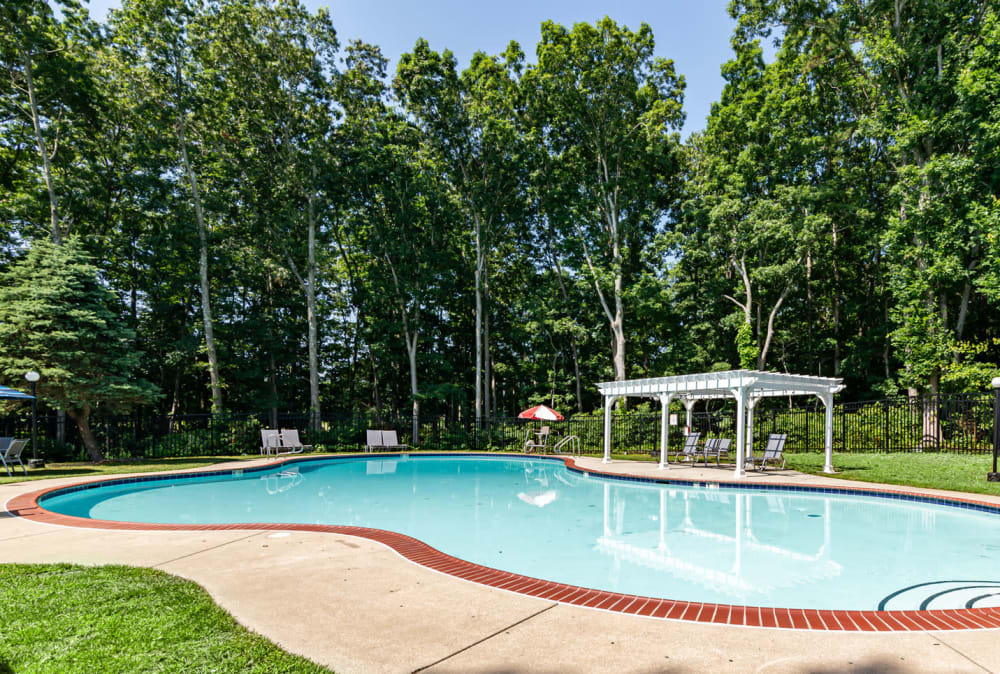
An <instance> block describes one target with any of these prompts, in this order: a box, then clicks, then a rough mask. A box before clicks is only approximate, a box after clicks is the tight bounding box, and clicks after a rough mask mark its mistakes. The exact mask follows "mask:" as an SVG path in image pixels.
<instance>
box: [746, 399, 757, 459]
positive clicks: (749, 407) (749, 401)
mask: <svg viewBox="0 0 1000 674" xmlns="http://www.w3.org/2000/svg"><path fill="white" fill-rule="evenodd" d="M759 402H760V398H747V444H746V455H747V456H753V408H755V407H757V403H759Z"/></svg>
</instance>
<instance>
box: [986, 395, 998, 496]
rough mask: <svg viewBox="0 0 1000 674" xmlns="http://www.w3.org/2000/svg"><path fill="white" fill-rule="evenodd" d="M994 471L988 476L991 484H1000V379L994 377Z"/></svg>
mask: <svg viewBox="0 0 1000 674" xmlns="http://www.w3.org/2000/svg"><path fill="white" fill-rule="evenodd" d="M990 383H992V384H993V471H992V472H990V473H987V474H986V480H987V481H989V482H1000V473H998V472H997V454H1000V377H993V381H992V382H990Z"/></svg>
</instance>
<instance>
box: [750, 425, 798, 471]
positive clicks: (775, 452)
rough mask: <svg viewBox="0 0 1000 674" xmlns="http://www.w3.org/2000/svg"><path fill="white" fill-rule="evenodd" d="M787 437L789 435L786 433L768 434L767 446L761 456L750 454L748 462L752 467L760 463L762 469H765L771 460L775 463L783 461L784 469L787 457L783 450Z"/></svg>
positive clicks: (782, 467)
mask: <svg viewBox="0 0 1000 674" xmlns="http://www.w3.org/2000/svg"><path fill="white" fill-rule="evenodd" d="M787 438H788V435H787V434H785V433H771V434H770V435H769V436H767V446H766V447H765V448H764V453H763V454H762V455H760V456H748V457H747V463H748V464H750V466H751V467H754V466H756V465H757V464H760V469H761V470H765V469H766V468H767V464H768V462H769V461H770V462H771V463H775V464H777V463H778V462H779V461H781V469H784V467H785V457H784V456H782V454H781V451H782V450H783V449H784V447H785V440H786V439H787Z"/></svg>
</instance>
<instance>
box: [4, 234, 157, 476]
mask: <svg viewBox="0 0 1000 674" xmlns="http://www.w3.org/2000/svg"><path fill="white" fill-rule="evenodd" d="M115 303H116V299H115V297H114V295H113V294H112V293H111V292H110V291H109V290H108V289H107V288H105V287H104V286H103V285H102V284H101V281H100V279H99V277H98V271H97V268H96V267H94V266H93V263H92V261H91V259H90V258H89V256H88V255H87V254H86V253H85V252H84V251H83V247H82V245H81V243H80V240H79V239H77V238H75V237H70V238H66V239H64V240H63V245H61V246H58V245H55V244H53V243H51V242H48V241H45V240H39V241H37V242H35V244H34V245H33V246H32V247H31V249H30V250H29V251H28V253H27V255H26V256H25V257H24V258H23V259H22V260H20V261H19V262H17V263H15V264H14V265H13V266H12V267H11V269H10V270H9V271H8V272H6V273H4V274H3V275H2V276H0V372H2V373H3V374H4V376H5V377H8V378H15V377H21V376H23V374H24V373H25V372H27V371H28V370H36V371H38V372H39V373H40V374H41V375H42V378H41V380H40V381H39V383H38V388H37V392H38V395H39V397H40V398H41V399H42V400H43V401H45V402H47V403H49V404H51V405H53V406H54V407H56V408H57V409H63V410H65V411H66V413H67V414H68V415H69V417H70V418H71V419H73V420H74V421H75V422H76V424H77V426H78V427H79V429H80V437H81V438H82V439H83V443H84V446H85V447H86V449H87V453H88V454H89V455H90V458H91V460H93V461H95V462H97V461H102V460H103V458H104V457H103V454H102V453H101V449H100V447H98V445H97V439H96V438H95V437H94V434H93V432H92V431H91V429H90V423H89V420H90V416H91V414H92V413H93V412H95V411H96V410H98V409H100V410H103V411H113V410H116V409H120V408H123V407H127V406H129V405H134V404H143V403H150V402H152V401H153V400H155V399H156V398H157V397H158V395H159V391H158V389H157V387H156V386H154V385H153V384H151V383H149V382H147V381H144V380H142V379H139V378H137V377H136V376H135V373H136V372H137V370H138V367H139V359H140V357H141V355H142V354H141V352H139V351H137V350H136V349H135V348H134V346H133V343H132V340H133V339H134V338H135V334H134V333H133V332H132V331H131V330H130V329H129V328H128V327H126V325H125V323H124V321H122V319H121V317H120V316H119V315H118V314H117V313H116V312H115V311H114V309H113V307H114V305H115Z"/></svg>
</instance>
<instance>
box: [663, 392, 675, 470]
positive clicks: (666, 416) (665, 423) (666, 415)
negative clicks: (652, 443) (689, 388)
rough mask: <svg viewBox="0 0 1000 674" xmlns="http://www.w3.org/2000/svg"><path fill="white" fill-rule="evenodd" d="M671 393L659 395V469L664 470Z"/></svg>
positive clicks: (668, 433)
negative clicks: (660, 407)
mask: <svg viewBox="0 0 1000 674" xmlns="http://www.w3.org/2000/svg"><path fill="white" fill-rule="evenodd" d="M673 398H674V394H673V393H661V394H660V405H661V406H662V409H661V411H660V469H661V470H666V469H667V468H669V466H668V465H667V440H668V439H669V435H670V401H671V400H673Z"/></svg>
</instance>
